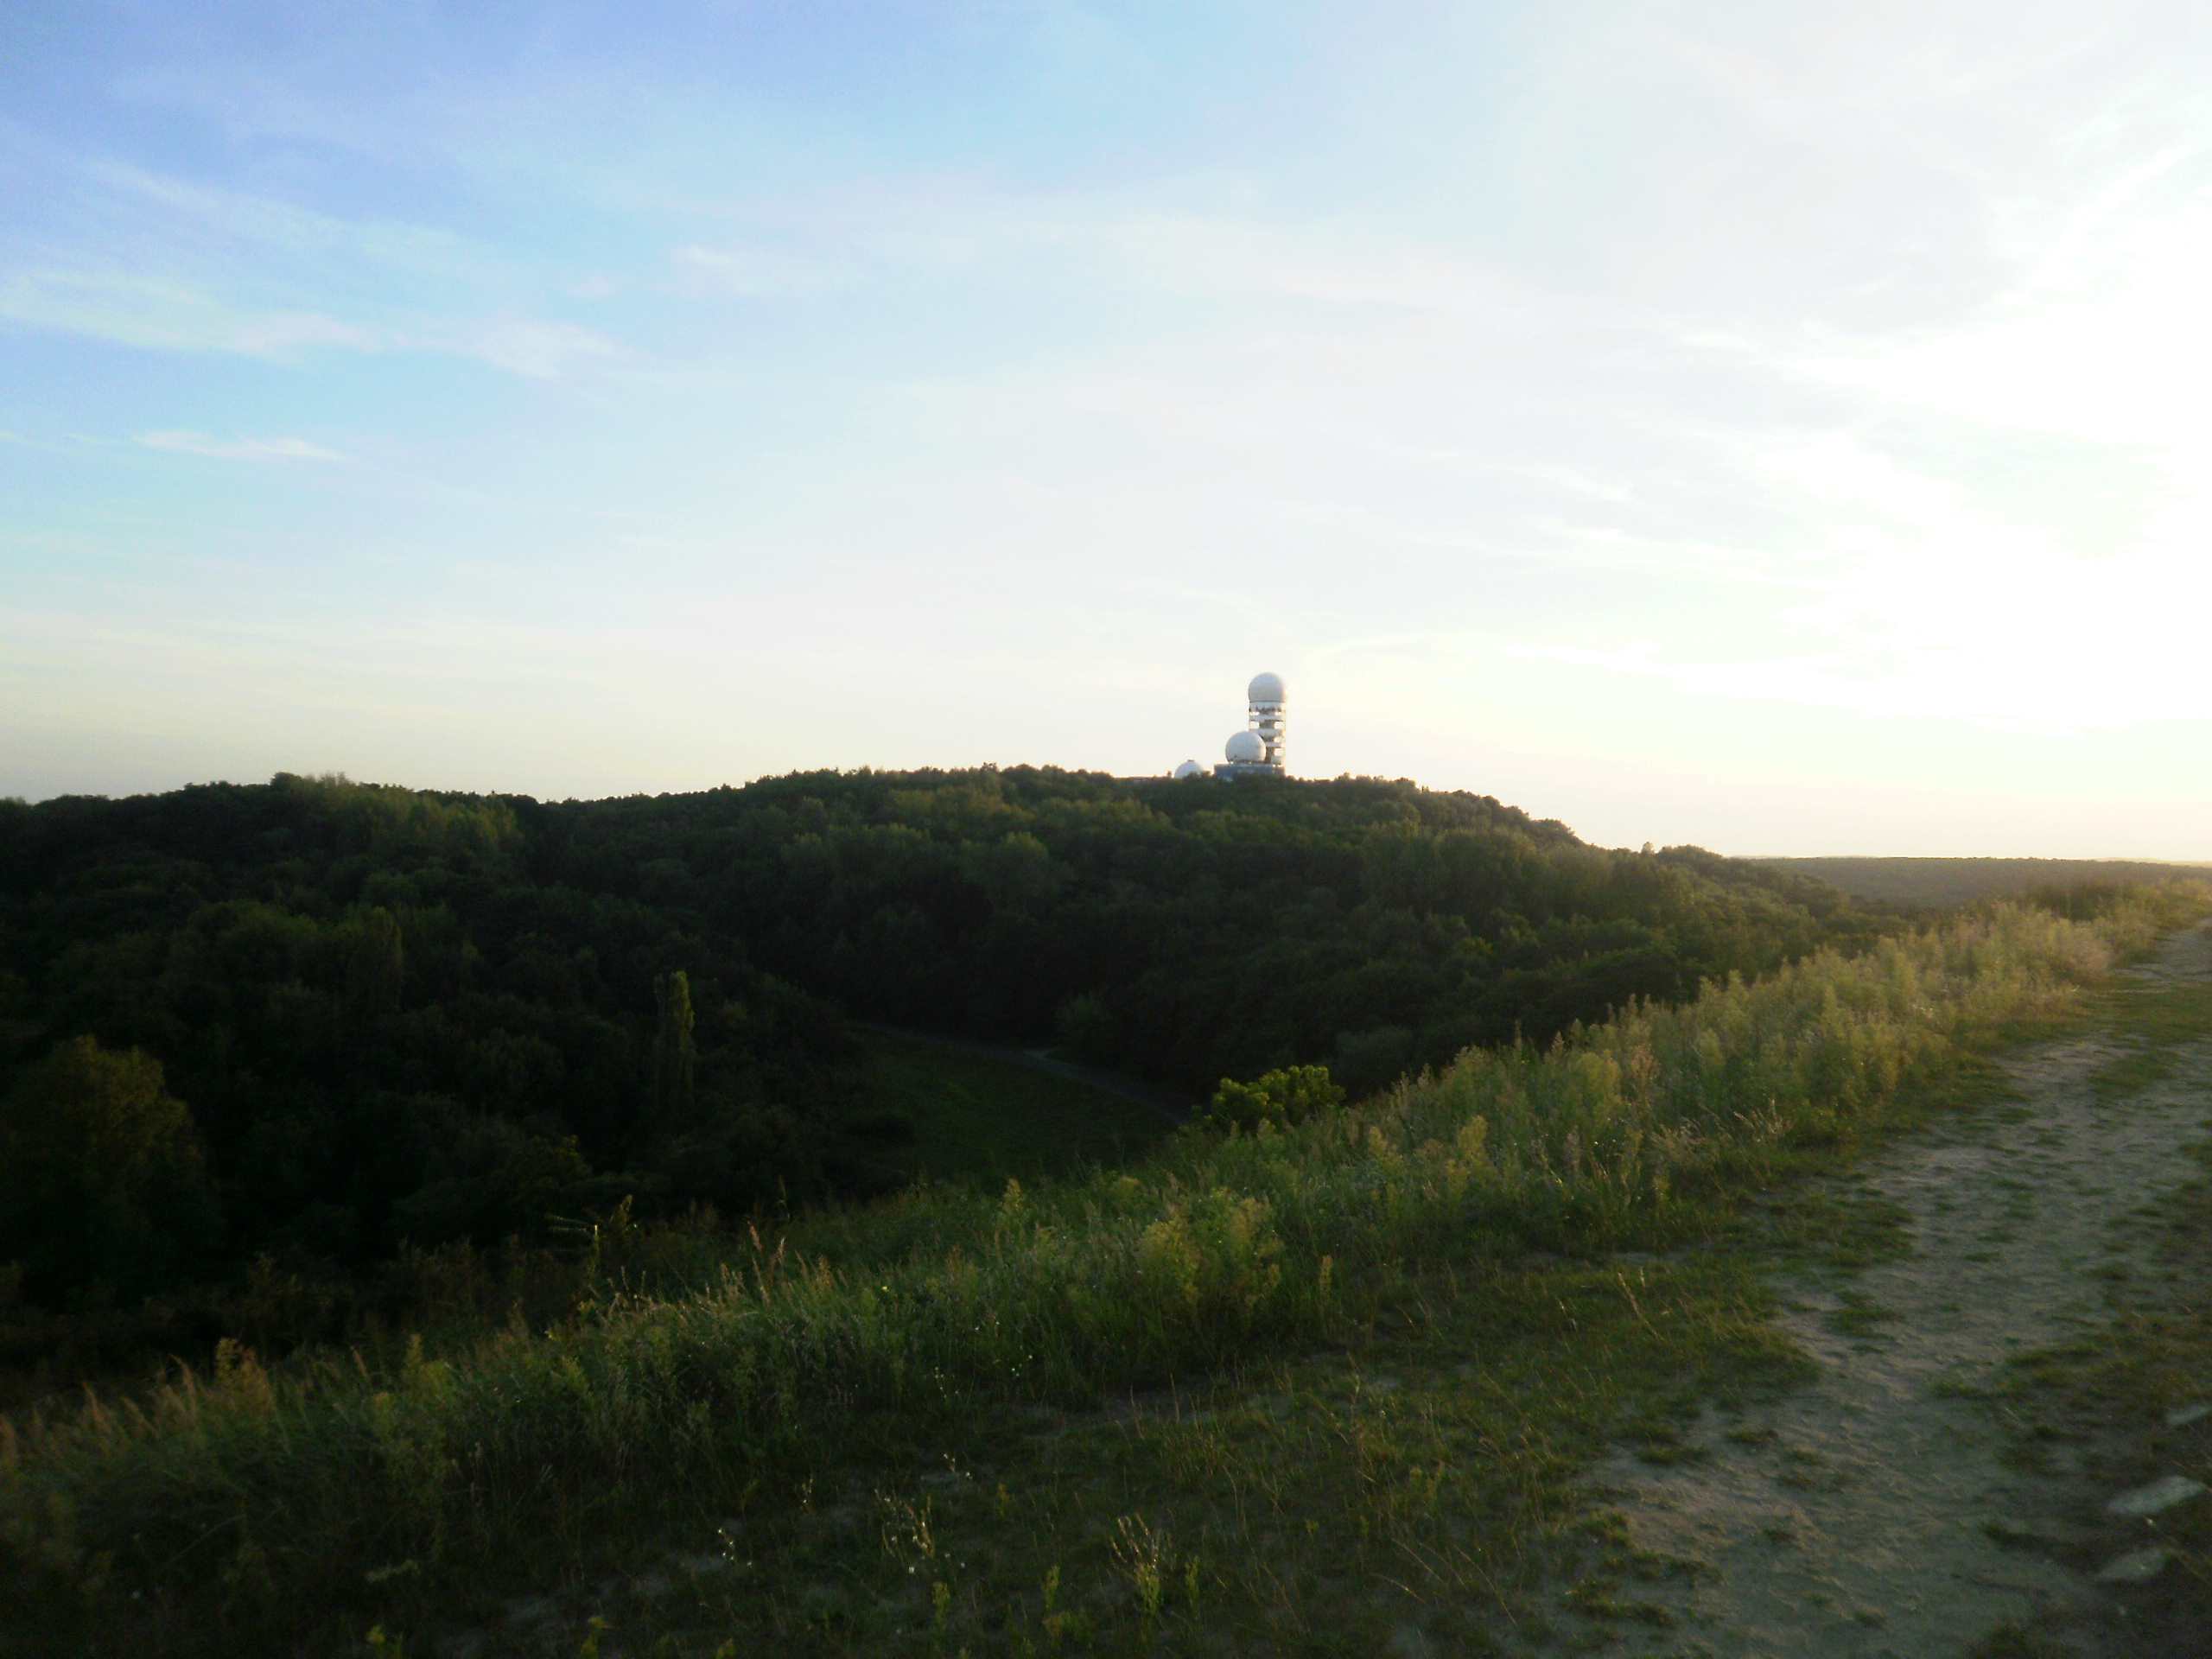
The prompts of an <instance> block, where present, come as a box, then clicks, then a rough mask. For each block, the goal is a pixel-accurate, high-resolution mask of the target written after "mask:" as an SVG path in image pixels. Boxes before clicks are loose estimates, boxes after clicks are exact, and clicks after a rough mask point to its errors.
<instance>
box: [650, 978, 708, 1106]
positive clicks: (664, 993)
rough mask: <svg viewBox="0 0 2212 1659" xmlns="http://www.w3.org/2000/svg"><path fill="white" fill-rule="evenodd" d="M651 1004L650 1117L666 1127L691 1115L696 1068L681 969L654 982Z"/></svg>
mask: <svg viewBox="0 0 2212 1659" xmlns="http://www.w3.org/2000/svg"><path fill="white" fill-rule="evenodd" d="M653 1003H654V1006H655V1007H656V1008H657V1009H658V1014H659V1019H658V1022H657V1023H656V1025H655V1027H654V1029H653V1117H654V1121H655V1122H656V1124H657V1125H658V1127H659V1128H663V1129H668V1128H674V1127H676V1126H677V1125H679V1124H681V1123H683V1122H685V1121H686V1120H688V1119H689V1118H690V1116H691V1102H692V1098H693V1096H694V1094H695V1092H696V1084H697V1078H698V1070H699V1053H698V1049H697V1048H696V1046H695V1045H694V1044H693V1042H692V1039H691V1028H692V1026H693V1023H694V1020H693V1017H692V1013H691V981H690V978H689V977H688V976H686V975H685V973H684V971H683V969H681V968H678V969H675V970H674V971H673V972H671V973H665V974H663V975H661V976H659V977H658V978H657V979H655V980H654V981H653Z"/></svg>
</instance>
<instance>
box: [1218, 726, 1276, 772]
mask: <svg viewBox="0 0 2212 1659" xmlns="http://www.w3.org/2000/svg"><path fill="white" fill-rule="evenodd" d="M1228 754H1229V758H1230V760H1232V761H1233V762H1235V763H1236V765H1238V766H1251V765H1253V764H1254V763H1255V762H1256V761H1260V760H1266V759H1267V756H1268V746H1267V745H1266V744H1264V743H1262V742H1261V741H1260V734H1258V733H1257V732H1236V733H1232V734H1230V740H1229V748H1228Z"/></svg>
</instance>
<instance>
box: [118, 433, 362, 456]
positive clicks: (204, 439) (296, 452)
mask: <svg viewBox="0 0 2212 1659" xmlns="http://www.w3.org/2000/svg"><path fill="white" fill-rule="evenodd" d="M138 442H140V443H142V444H143V445H144V446H145V447H146V448H149V449H165V450H168V452H170V453H171V454H180V455H205V456H206V457H207V459H208V460H210V461H343V460H345V459H346V457H345V456H343V455H341V454H339V453H338V451H336V450H335V449H327V448H324V447H323V446H322V445H321V444H319V443H309V442H308V441H307V440H306V439H305V438H217V437H211V436H209V435H207V433H205V432H141V433H140V434H138Z"/></svg>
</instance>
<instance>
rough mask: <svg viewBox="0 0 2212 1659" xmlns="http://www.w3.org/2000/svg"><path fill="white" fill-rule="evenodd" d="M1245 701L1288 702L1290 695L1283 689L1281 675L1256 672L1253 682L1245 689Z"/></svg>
mask: <svg viewBox="0 0 2212 1659" xmlns="http://www.w3.org/2000/svg"><path fill="white" fill-rule="evenodd" d="M1244 701H1245V702H1289V701H1290V696H1289V694H1288V693H1287V692H1286V691H1285V690H1283V689H1282V676H1281V675H1280V674H1255V675H1254V676H1253V677H1252V683H1251V684H1250V685H1249V686H1247V687H1246V688H1245V689H1244Z"/></svg>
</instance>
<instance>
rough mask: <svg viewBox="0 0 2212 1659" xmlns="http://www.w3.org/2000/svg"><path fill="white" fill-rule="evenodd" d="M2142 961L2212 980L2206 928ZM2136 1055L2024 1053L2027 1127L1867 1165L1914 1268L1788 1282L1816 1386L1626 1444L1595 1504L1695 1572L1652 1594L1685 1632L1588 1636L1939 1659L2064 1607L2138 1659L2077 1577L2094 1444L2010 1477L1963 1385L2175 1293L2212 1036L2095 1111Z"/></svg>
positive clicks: (1795, 1324) (2094, 1503) (2211, 1121)
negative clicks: (1682, 1447) (2109, 1074)
mask: <svg viewBox="0 0 2212 1659" xmlns="http://www.w3.org/2000/svg"><path fill="white" fill-rule="evenodd" d="M2133 971H2134V972H2136V973H2138V974H2141V975H2145V976H2156V977H2164V978H2184V977H2186V978H2205V979H2212V930H2206V929H2198V930H2196V931H2190V932H2187V933H2184V934H2182V935H2179V936H2177V937H2176V938H2173V939H2171V940H2169V941H2167V942H2166V944H2165V945H2164V948H2163V950H2161V952H2160V953H2159V955H2158V958H2157V959H2156V960H2155V961H2154V962H2152V963H2146V964H2145V965H2144V966H2143V967H2141V968H2139V969H2134V970H2133ZM2124 1052H2126V1050H2125V1049H2124V1047H2122V1046H2120V1045H2117V1044H2114V1043H2112V1042H2109V1041H2077V1042H2069V1043H2060V1044H2051V1045H2046V1046H2041V1047H2037V1048H2034V1049H2031V1050H2028V1051H2025V1052H2023V1053H2021V1054H2020V1055H2018V1056H2017V1057H2016V1058H2014V1059H2013V1060H2012V1063H2011V1065H2010V1068H2009V1069H2010V1070H2011V1071H2012V1074H2013V1077H2014V1081H2015V1084H2016V1085H2017V1089H2018V1096H2017V1098H2018V1101H2019V1102H2020V1103H2023V1104H2024V1106H2025V1107H2026V1108H2027V1110H2026V1111H2025V1112H2019V1111H2018V1110H2007V1109H2005V1108H2003V1107H1999V1108H1994V1109H1988V1110H1985V1111H1982V1112H1980V1113H1976V1114H1974V1115H1973V1116H1971V1117H1970V1118H1967V1119H1963V1120H1961V1121H1959V1122H1955V1123H1952V1124H1948V1125H1945V1126H1943V1127H1942V1128H1941V1129H1939V1130H1937V1131H1934V1132H1931V1133H1929V1134H1926V1135H1916V1136H1914V1137H1911V1138H1910V1141H1907V1142H1904V1143H1900V1144H1897V1145H1895V1146H1892V1147H1888V1148H1886V1149H1885V1150H1884V1151H1883V1152H1881V1153H1880V1154H1877V1155H1875V1156H1874V1157H1872V1158H1871V1159H1869V1160H1867V1162H1866V1164H1865V1165H1863V1166H1860V1168H1859V1170H1857V1171H1855V1172H1854V1173H1853V1178H1852V1179H1851V1180H1850V1182H1849V1186H1850V1187H1851V1188H1852V1189H1855V1190H1859V1191H1863V1192H1866V1193H1869V1194H1871V1195H1872V1196H1873V1197H1875V1198H1881V1199H1885V1200H1887V1201H1888V1202H1890V1203H1891V1204H1894V1205H1897V1206H1899V1207H1900V1208H1902V1209H1903V1210H1904V1211H1906V1212H1907V1213H1908V1214H1909V1215H1910V1229H1911V1234H1912V1238H1913V1243H1914V1246H1915V1249H1914V1252H1913V1254H1911V1255H1909V1256H1907V1257H1905V1258H1904V1259H1902V1260H1899V1261H1897V1262H1891V1263H1887V1264H1885V1265H1882V1266H1878V1267H1875V1268H1869V1269H1866V1270H1865V1271H1863V1272H1861V1273H1859V1274H1853V1275H1842V1274H1838V1275H1835V1276H1834V1278H1833V1279H1829V1280H1805V1281H1798V1282H1795V1283H1792V1284H1790V1285H1789V1286H1786V1287H1784V1294H1785V1297H1786V1298H1787V1300H1789V1302H1790V1303H1791V1305H1792V1311H1791V1312H1790V1313H1789V1314H1788V1315H1787V1317H1786V1318H1785V1319H1784V1321H1783V1323H1784V1324H1785V1325H1787V1327H1788V1328H1789V1332H1790V1334H1791V1335H1792V1336H1794V1337H1795V1338H1796V1339H1797V1340H1798V1341H1799V1342H1800V1343H1801V1344H1803V1346H1804V1348H1805V1350H1806V1351H1808V1353H1809V1354H1811V1355H1812V1356H1813V1357H1814V1359H1815V1361H1816V1362H1817V1364H1818V1368H1819V1369H1818V1375H1817V1377H1816V1378H1815V1381H1813V1382H1812V1383H1810V1384H1809V1385H1808V1386H1807V1387H1805V1388H1803V1389H1799V1390H1797V1391H1796V1392H1793V1393H1791V1394H1790V1395H1788V1396H1787V1397H1785V1398H1783V1399H1779V1400H1777V1401H1773V1402H1764V1403H1761V1404H1758V1405H1755V1406H1753V1407H1751V1408H1746V1409H1745V1410H1744V1411H1743V1412H1741V1413H1733V1414H1722V1413H1719V1412H1717V1411H1716V1412H1708V1413H1707V1415H1706V1417H1705V1418H1704V1420H1703V1421H1700V1423H1699V1424H1697V1425H1696V1427H1695V1428H1694V1431H1693V1432H1692V1433H1690V1435H1689V1436H1688V1441H1689V1445H1690V1447H1691V1452H1690V1456H1689V1457H1688V1459H1685V1460H1684V1461H1682V1462H1681V1463H1677V1464H1674V1465H1666V1466H1663V1467H1658V1466H1652V1465H1648V1464H1645V1463H1643V1462H1640V1461H1638V1460H1637V1458H1636V1457H1635V1456H1634V1455H1633V1454H1632V1453H1630V1452H1621V1453H1620V1454H1618V1456H1616V1457H1615V1458H1614V1459H1611V1461H1610V1462H1608V1463H1607V1464H1606V1465H1604V1466H1603V1467H1601V1468H1600V1470H1599V1471H1598V1472H1597V1475H1596V1484H1597V1488H1598V1492H1599V1501H1600V1503H1611V1505H1613V1506H1615V1507H1618V1509H1619V1510H1621V1511H1622V1512H1623V1513H1624V1515H1625V1516H1626V1517H1627V1519H1628V1522H1629V1528H1630V1535H1631V1536H1632V1538H1633V1539H1634V1541H1636V1543H1637V1545H1639V1546H1640V1547H1642V1548H1645V1549H1649V1550H1653V1551H1656V1552H1660V1553H1662V1554H1666V1555H1668V1556H1672V1557H1677V1558H1681V1559H1682V1560H1686V1561H1688V1562H1689V1563H1693V1564H1694V1566H1693V1567H1692V1569H1691V1570H1690V1571H1689V1572H1688V1573H1687V1574H1686V1575H1684V1576H1682V1577H1680V1578H1677V1579H1674V1580H1669V1581H1665V1582H1662V1583H1659V1584H1657V1585H1643V1584H1638V1585H1636V1586H1633V1592H1634V1596H1635V1599H1639V1600H1643V1601H1648V1602H1656V1603H1657V1604H1658V1605H1661V1606H1663V1607H1665V1608H1667V1609H1668V1610H1669V1611H1670V1612H1672V1613H1673V1614H1674V1616H1675V1623H1674V1624H1672V1626H1671V1627H1655V1626H1652V1625H1647V1624H1636V1623H1632V1622H1624V1621H1607V1622H1605V1623H1604V1624H1598V1623H1595V1622H1591V1623H1588V1624H1580V1626H1579V1628H1578V1630H1577V1632H1576V1635H1577V1637H1579V1638H1580V1640H1579V1641H1578V1642H1577V1643H1575V1645H1578V1646H1580V1645H1581V1644H1582V1643H1591V1644H1592V1645H1596V1646H1599V1647H1601V1648H1603V1649H1606V1650H1610V1651H1611V1652H1616V1653H1624V1654H1630V1655H1655V1656H1656V1655H1685V1656H1688V1655H1697V1656H1703V1655H1710V1656H1713V1659H1737V1656H1745V1659H1748V1656H1760V1659H1768V1656H1772V1659H1784V1656H1797V1655H1803V1656H1819V1659H1936V1656H1953V1655H1960V1654H1963V1653H1965V1652H1967V1651H1968V1650H1969V1649H1971V1648H1972V1647H1973V1646H1974V1643H1977V1642H1979V1641H1980V1640H1981V1639H1982V1638H1984V1637H1986V1636H1988V1635H1989V1633H1990V1632H1991V1630H1993V1628H1994V1627H1996V1626H1998V1625H1999V1624H2000V1623H2002V1622H2003V1621H2005V1620H2008V1619H2012V1620H2029V1619H2032V1618H2036V1617H2037V1616H2038V1615H2041V1614H2044V1613H2046V1612H2056V1613H2058V1614H2060V1615H2061V1616H2062V1617H2063V1619H2064V1620H2065V1632H2064V1638H2063V1639H2064V1640H2065V1642H2067V1643H2070V1644H2071V1645H2072V1647H2073V1649H2074V1650H2075V1651H2076V1652H2078V1653H2081V1654H2083V1655H2105V1654H2120V1653H2130V1654H2132V1653H2133V1649H2131V1648H2130V1646H2129V1643H2128V1638H2127V1631H2126V1626H2125V1624H2124V1620H2123V1617H2122V1614H2121V1611H2120V1605H2119V1604H2118V1603H2117V1602H2116V1601H2115V1600H2114V1599H2113V1595H2112V1592H2111V1591H2110V1589H2109V1587H2108V1586H2103V1585H2100V1584H2099V1583H2098V1582H2097V1581H2096V1579H2095V1576H2094V1571H2093V1570H2083V1569H2082V1568H2079V1567H2073V1566H2069V1565H2068V1564H2067V1561H2068V1560H2069V1559H2072V1560H2080V1559H2082V1557H2083V1555H2084V1554H2087V1555H2088V1558H2089V1559H2090V1560H2092V1561H2094V1560H2095V1559H2097V1558H2098V1557H2099V1554H2100V1552H2101V1550H2102V1548H2103V1547H2104V1544H2105V1541H2106V1539H2107V1535H2109V1533H2110V1523H2107V1525H2106V1526H2105V1527H2102V1528H2101V1527H2099V1525H2098V1524H2097V1522H2098V1519H2099V1517H2101V1516H2102V1514H2103V1510H2104V1505H2105V1503H2107V1501H2108V1500H2109V1499H2110V1498H2112V1497H2114V1496H2116V1494H2113V1493H2111V1492H2107V1491H2103V1490H2102V1489H2101V1488H2100V1487H2098V1486H2096V1485H2095V1484H2094V1482H2093V1481H2092V1480H2091V1478H2089V1477H2088V1475H2086V1474H2084V1473H2083V1472H2082V1466H2081V1465H2082V1459H2081V1456H2080V1452H2081V1448H2080V1447H2078V1446H2069V1445H2067V1444H2063V1443H2061V1444H2057V1445H2054V1446H2050V1447H2049V1448H2048V1450H2049V1451H2050V1456H2048V1457H2047V1458H2044V1459H2041V1460H2040V1464H2039V1466H2038V1467H2037V1468H2036V1469H2034V1470H2024V1469H2022V1468H2020V1467H2018V1466H2017V1461H2018V1460H2017V1459H2015V1461H2014V1464H2012V1465H2008V1463H2007V1462H2006V1460H2005V1458H2004V1457H2003V1456H2002V1455H2001V1454H2002V1453H2003V1452H2004V1450H2005V1443H2006V1442H2005V1434H2004V1433H2003V1430H2002V1427H2001V1426H2000V1424H1999V1421H1997V1419H1996V1417H1995V1415H1994V1414H1993V1411H1992V1408H1991V1407H1990V1405H1989V1403H1988V1402H1986V1400H1977V1399H1974V1398H1972V1397H1969V1396H1968V1395H1967V1391H1968V1390H1971V1389H1974V1387H1976V1386H1977V1385H1980V1384H1982V1383H1987V1382H1989V1381H1990V1380H1992V1379H1993V1377H1994V1376H1996V1374H1997V1372H1998V1370H1999V1368H2000V1367H2001V1366H2002V1365H2003V1363H2004V1362H2005V1360H2006V1359H2007V1358H2008V1357H2012V1356H2014V1355H2017V1354H2020V1353H2024V1352H2027V1351H2031V1350H2034V1349H2037V1348H2040V1347H2044V1346H2046V1345H2048V1344H2052V1343H2054V1342H2058V1341H2062V1340H2064V1339H2066V1338H2069V1337H2074V1336H2079V1335H2080V1334H2081V1333H2082V1332H2085V1331H2088V1330H2093V1329H2096V1328H2100V1327H2101V1326H2103V1325H2105V1324H2106V1323H2107V1319H2109V1311H2108V1309H2107V1305H2106V1300H2105V1294H2106V1290H2107V1277H2108V1276H2109V1275H2110V1274H2113V1273H2114V1272H2116V1271H2118V1270H2119V1269H2120V1268H2125V1269H2126V1270H2127V1272H2128V1273H2129V1274H2130V1278H2129V1279H2128V1281H2127V1282H2128V1283H2129V1284H2130V1285H2131V1286H2132V1287H2134V1288H2135V1290H2136V1291H2137V1292H2138V1293H2139V1294H2143V1295H2145V1297H2150V1298H2154V1297H2155V1294H2156V1286H2157V1282H2158V1281H2157V1279H2156V1270H2155V1267H2154V1262H2153V1259H2152V1251H2151V1245H2152V1242H2153V1240H2154V1237H2155V1231H2154V1230H2153V1229H2152V1228H2151V1227H2150V1226H2149V1225H2148V1224H2146V1222H2145V1219H2144V1218H2143V1217H2142V1215H2141V1214H2140V1212H2141V1211H2144V1209H2145V1207H2146V1206H2149V1205H2154V1204H2155V1203H2157V1202H2158V1200H2159V1199H2160V1198H2163V1197H2164V1196H2166V1195H2167V1194H2168V1193H2169V1192H2171V1191H2172V1189H2173V1188H2175V1187H2176V1186H2177V1185H2179V1184H2181V1183H2182V1182H2183V1181H2184V1180H2185V1179H2188V1177H2189V1176H2190V1173H2192V1166H2191V1165H2190V1162H2189V1160H2185V1159H2183V1158H2182V1157H2180V1156H2178V1155H2177V1148H2179V1147H2181V1146H2182V1145H2183V1144H2184V1143H2186V1142H2187V1141H2190V1140H2192V1139H2195V1138H2196V1137H2198V1136H2200V1135H2203V1134H2204V1133H2205V1132H2206V1131H2207V1130H2208V1129H2212V1046H2207V1047H2202V1048H2198V1049H2194V1050H2190V1051H2188V1052H2185V1053H2184V1054H2183V1059H2182V1064H2181V1065H2180V1066H2179V1067H2178V1069H2177V1071H2176V1072H2175V1074H2174V1075H2172V1076H2171V1077H2168V1078H2166V1079H2165V1080H2164V1081H2162V1082H2160V1083H2158V1084H2152V1085H2150V1086H2149V1087H2147V1088H2145V1089H2144V1090H2140V1091H2139V1093H2137V1094H2135V1095H2134V1096H2132V1097H2129V1098H2126V1099H2125V1100H2120V1101H2117V1102H2114V1103H2109V1104H2107V1105H2104V1106H2100V1105H2099V1104H2098V1103H2096V1100H2095V1098H2094V1093H2093V1091H2092V1090H2091V1086H2090V1080H2091V1078H2092V1077H2093V1076H2094V1074H2095V1072H2096V1071H2097V1070H2098V1069H2099V1067H2100V1066H2101V1065H2104V1064H2106V1063H2107V1062H2108V1061H2110V1060H2112V1059H2113V1058H2116V1057H2117V1056H2119V1055H2120V1054H2121V1053H2124ZM1854 1308H1855V1309H1856V1310H1858V1311H1857V1312H1856V1313H1854V1312H1853V1309H1854ZM1839 1316H1840V1317H1839ZM1883 1316H1886V1317H1883ZM1846 1332H1853V1333H1851V1334H1847V1333H1846ZM2200 1501H2212V1499H2204V1500H2200ZM2207 1652H2208V1653H2212V1634H2209V1635H2208V1637H2207ZM2142 1659H2152V1656H2142Z"/></svg>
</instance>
